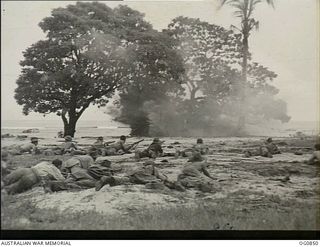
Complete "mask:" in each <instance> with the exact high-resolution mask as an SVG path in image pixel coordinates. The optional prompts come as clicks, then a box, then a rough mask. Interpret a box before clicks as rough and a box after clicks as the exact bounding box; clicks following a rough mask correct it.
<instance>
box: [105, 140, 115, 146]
mask: <svg viewBox="0 0 320 247" xmlns="http://www.w3.org/2000/svg"><path fill="white" fill-rule="evenodd" d="M114 142H116V141H108V142H105V143H104V144H103V146H105V147H106V146H109V144H112V143H114Z"/></svg>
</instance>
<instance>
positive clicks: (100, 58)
mask: <svg viewBox="0 0 320 247" xmlns="http://www.w3.org/2000/svg"><path fill="white" fill-rule="evenodd" d="M39 26H40V27H41V28H42V30H43V31H44V32H45V33H46V39H44V40H41V41H39V42H37V43H35V44H33V45H32V46H31V47H30V48H28V49H26V51H25V52H24V54H23V55H24V60H23V61H21V63H20V64H21V66H22V73H21V75H20V77H19V79H18V80H17V84H18V87H17V89H16V91H15V99H16V100H17V102H18V104H20V105H23V113H24V114H28V113H29V112H31V111H34V112H38V113H42V114H49V113H56V114H57V115H59V116H61V118H62V120H63V123H64V134H65V135H71V136H74V133H75V129H76V123H77V121H78V119H79V118H80V117H81V115H82V114H83V112H84V111H85V110H86V109H87V108H88V107H89V106H90V104H97V105H98V106H103V105H105V104H106V103H107V102H108V99H109V98H110V97H112V95H113V94H114V92H115V90H116V89H119V88H120V87H121V86H122V85H123V84H124V83H127V82H128V81H130V80H131V79H132V78H141V77H143V72H142V71H143V69H144V67H145V66H146V61H145V60H143V59H144V57H141V56H140V55H139V54H141V50H140V49H142V46H137V43H139V42H140V41H142V40H143V39H144V38H145V37H146V36H147V34H146V33H148V32H150V33H153V32H154V30H153V29H152V27H151V25H150V24H149V23H147V22H145V21H144V20H143V14H141V13H139V12H138V11H135V10H132V9H130V8H129V7H127V6H120V7H117V8H114V9H111V8H109V7H107V6H106V5H105V4H101V3H97V2H94V3H82V2H78V3H76V4H75V5H69V6H67V7H66V8H57V9H54V10H53V11H52V15H51V16H50V17H47V18H44V19H43V21H42V22H41V23H40V24H39ZM150 42H151V43H152V40H151V41H150ZM151 43H149V46H143V49H144V52H145V53H148V50H149V49H150V48H151V47H152V44H151ZM164 67H166V66H165V65H164ZM154 69H155V70H156V69H157V68H154ZM153 72H154V73H156V72H155V71H153Z"/></svg>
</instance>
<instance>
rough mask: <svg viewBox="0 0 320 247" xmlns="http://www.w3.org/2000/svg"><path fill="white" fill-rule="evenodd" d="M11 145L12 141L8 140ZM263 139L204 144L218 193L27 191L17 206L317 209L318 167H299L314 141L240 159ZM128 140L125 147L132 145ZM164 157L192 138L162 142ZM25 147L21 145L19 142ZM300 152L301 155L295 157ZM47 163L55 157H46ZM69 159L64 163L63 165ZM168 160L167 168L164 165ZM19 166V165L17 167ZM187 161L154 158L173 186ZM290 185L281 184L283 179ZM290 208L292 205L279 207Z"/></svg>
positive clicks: (121, 162) (125, 210)
mask: <svg viewBox="0 0 320 247" xmlns="http://www.w3.org/2000/svg"><path fill="white" fill-rule="evenodd" d="M8 139H12V138H8ZM263 139H264V138H262V137H252V138H236V137H234V138H204V141H205V143H207V144H208V146H209V148H210V151H211V154H210V155H207V156H206V158H207V160H208V162H209V163H210V164H211V165H210V168H209V172H210V173H211V174H212V175H213V176H214V177H215V178H216V179H217V180H216V190H215V191H214V192H210V193H202V192H199V191H196V190H187V191H186V192H178V191H174V190H169V189H168V190H161V191H156V190H150V189H147V188H145V187H144V186H143V185H122V186H116V187H109V186H105V187H103V188H102V189H101V190H100V191H99V192H96V191H95V190H94V189H87V190H82V191H73V192H57V193H52V194H45V193H44V192H43V189H42V188H40V187H35V188H33V189H32V190H30V191H27V192H25V193H22V194H20V195H17V196H16V200H15V201H16V203H23V202H24V201H26V200H32V201H33V202H35V203H36V205H37V206H38V207H39V208H58V209H59V210H65V209H71V210H73V211H86V210H96V211H98V212H102V213H103V214H110V215H115V214H119V215H120V214H121V215H128V214H131V213H139V212H141V211H142V210H143V209H144V208H152V207H154V206H159V207H174V206H180V205H186V206H191V207H192V205H194V204H196V203H207V204H208V203H209V204H215V203H218V202H221V201H226V202H230V203H238V205H239V210H252V209H255V208H268V206H269V205H270V203H278V204H279V205H280V204H281V201H290V200H295V201H298V202H301V203H304V204H305V205H306V206H307V205H308V204H314V203H320V193H319V192H320V189H319V188H320V172H319V167H315V166H310V165H306V164H304V163H303V161H304V160H307V159H308V158H309V157H310V154H311V152H312V146H313V144H314V139H312V138H309V139H304V140H301V139H293V138H278V139H275V142H276V143H279V147H280V149H281V151H282V154H278V155H274V157H273V158H264V157H258V156H257V157H251V158H244V157H243V154H242V153H243V151H244V150H248V149H255V148H257V147H258V145H259V143H261V141H262V140H263ZM135 140H136V139H135V138H132V139H131V138H130V139H129V140H128V142H129V143H130V142H131V141H135ZM163 140H165V144H164V149H165V152H171V153H172V152H175V150H179V149H180V150H181V149H184V148H186V147H190V146H191V145H192V144H193V143H194V142H195V140H194V138H163ZM12 141H13V139H12V140H9V141H8V140H6V139H3V140H2V142H4V143H5V144H7V145H8V144H10V143H11V142H12ZM60 141H61V140H57V139H50V140H49V139H43V140H41V145H42V146H43V147H44V146H48V147H49V146H54V145H58V144H59V143H61V142H60ZM77 141H78V143H79V144H81V145H84V146H85V145H87V144H89V143H92V142H93V141H94V139H92V138H79V139H77ZM150 141H151V138H146V139H145V141H144V142H142V143H141V144H140V145H139V148H143V147H144V146H147V145H148V144H149V143H150ZM21 142H24V141H21ZM296 150H301V151H302V152H303V155H295V154H294V152H295V151H296ZM47 158H48V159H49V160H50V159H53V158H55V157H47ZM66 158H67V157H64V159H66ZM21 160H24V162H26V163H28V162H29V163H30V164H29V165H33V164H35V163H36V162H35V160H34V157H32V156H31V155H24V157H22V156H20V157H18V156H15V157H13V166H26V164H21ZM110 160H111V161H112V163H113V165H114V166H117V167H121V168H122V171H121V173H120V175H122V174H124V173H125V172H127V171H130V170H132V169H134V168H135V167H137V166H140V165H141V164H142V162H143V161H140V162H135V161H134V158H133V154H126V155H121V156H110ZM165 160H166V162H165ZM19 162H20V163H19ZM186 162H187V159H186V158H178V159H177V158H174V157H163V158H157V159H156V163H157V167H158V169H159V170H160V171H161V172H163V173H164V174H166V175H167V176H168V177H169V178H170V179H172V180H176V178H177V175H178V174H179V172H180V170H181V169H182V167H183V166H184V164H186ZM287 175H289V176H290V180H289V181H287V182H282V181H281V179H283V178H284V177H285V176H287ZM282 207H283V208H284V209H285V207H287V208H290V205H287V206H283V204H282Z"/></svg>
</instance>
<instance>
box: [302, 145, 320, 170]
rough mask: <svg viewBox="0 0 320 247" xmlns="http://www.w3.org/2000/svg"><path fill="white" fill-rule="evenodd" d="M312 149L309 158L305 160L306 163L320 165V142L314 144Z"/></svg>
mask: <svg viewBox="0 0 320 247" xmlns="http://www.w3.org/2000/svg"><path fill="white" fill-rule="evenodd" d="M314 149H315V151H314V152H313V153H312V156H311V158H310V159H309V160H308V161H306V162H305V163H307V164H308V165H320V143H317V144H315V145H314Z"/></svg>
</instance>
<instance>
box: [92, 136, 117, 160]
mask: <svg viewBox="0 0 320 247" xmlns="http://www.w3.org/2000/svg"><path fill="white" fill-rule="evenodd" d="M114 142H115V141H109V142H104V141H103V137H102V136H100V137H98V138H97V140H96V141H95V142H94V143H93V144H92V146H91V147H90V148H89V150H88V153H91V152H97V155H101V156H106V155H107V152H108V149H109V148H111V147H110V146H109V145H110V144H112V143H114Z"/></svg>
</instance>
